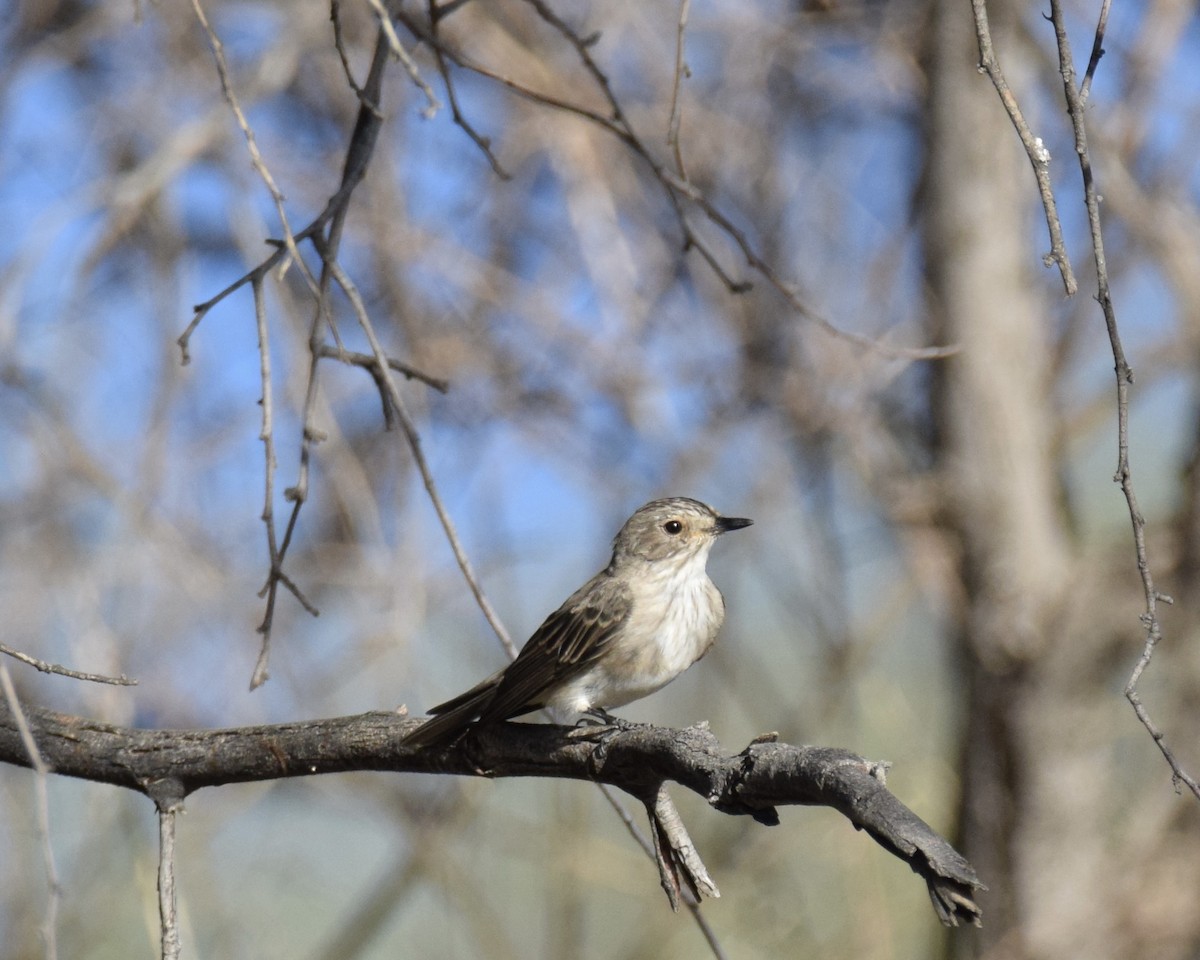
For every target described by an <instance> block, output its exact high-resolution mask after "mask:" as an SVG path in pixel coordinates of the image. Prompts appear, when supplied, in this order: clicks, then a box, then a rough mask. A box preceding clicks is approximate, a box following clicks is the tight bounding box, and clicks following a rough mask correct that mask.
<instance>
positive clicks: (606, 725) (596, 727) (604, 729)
mask: <svg viewBox="0 0 1200 960" xmlns="http://www.w3.org/2000/svg"><path fill="white" fill-rule="evenodd" d="M640 726H642V724H640V723H635V722H634V721H632V720H623V719H622V718H621V717H615V716H613V715H612V714H611V713H609V712H608V711H607V710H605V709H604V708H603V707H592V708H591V709H590V710H584V711H583V716H581V717H580V718H579V719H578V720H577V721H576V722H575V729H574V730H572V731H571V733H570V736H571V737H573V738H578V739H581V740H597V739H601V738H602V737H606V736H611V735H612V734H614V733H627V732H628V731H630V730H636V729H637V728H638V727H640Z"/></svg>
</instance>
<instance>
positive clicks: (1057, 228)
mask: <svg viewBox="0 0 1200 960" xmlns="http://www.w3.org/2000/svg"><path fill="white" fill-rule="evenodd" d="M1106 2H1107V0H1106ZM971 9H972V11H973V12H974V14H975V36H976V39H977V40H978V42H979V67H980V69H981V70H982V71H983V72H984V73H986V74H987V75H988V78H989V79H990V80H991V81H992V85H993V86H994V87H995V88H996V92H997V93H998V94H999V95H1000V102H1001V103H1002V104H1004V109H1005V110H1006V111H1007V112H1008V118H1009V120H1010V121H1011V122H1012V125H1013V127H1015V128H1016V131H1017V135H1018V136H1019V137H1020V138H1021V144H1022V146H1024V147H1025V154H1026V156H1028V157H1029V163H1030V165H1031V166H1032V167H1033V175H1034V177H1035V178H1036V180H1037V185H1038V193H1039V194H1040V195H1041V198H1042V208H1043V210H1045V213H1046V229H1047V230H1049V231H1050V252H1049V253H1048V254H1046V256H1045V257H1044V258H1043V262H1044V263H1045V265H1046V266H1050V264H1051V263H1057V264H1058V271H1059V273H1060V274H1061V275H1062V282H1063V287H1064V288H1065V290H1066V293H1067V296H1068V297H1072V296H1074V295H1075V292H1076V291H1077V290H1078V289H1079V285H1078V283H1077V282H1076V280H1075V274H1074V272H1073V271H1072V270H1071V259H1070V257H1068V256H1067V244H1066V241H1065V240H1064V239H1063V233H1062V223H1061V222H1060V221H1059V219H1058V206H1057V204H1056V203H1055V201H1054V189H1053V185H1052V184H1051V182H1050V151H1049V150H1048V149H1047V148H1046V145H1045V143H1043V142H1042V138H1041V137H1035V136H1034V135H1033V131H1031V130H1030V129H1029V124H1028V123H1026V122H1025V115H1024V114H1023V113H1022V112H1021V107H1020V105H1019V104H1018V103H1017V98H1016V96H1015V95H1014V94H1013V92H1012V89H1011V88H1010V87H1009V85H1008V81H1007V80H1005V79H1004V72H1003V71H1002V70H1001V69H1000V62H999V61H998V60H997V59H996V52H995V50H994V49H993V47H992V33H991V28H990V27H989V26H988V15H987V0H971Z"/></svg>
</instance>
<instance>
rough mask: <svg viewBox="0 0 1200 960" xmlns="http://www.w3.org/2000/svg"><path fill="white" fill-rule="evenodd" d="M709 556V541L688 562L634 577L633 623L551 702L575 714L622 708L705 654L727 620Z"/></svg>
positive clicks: (664, 565)
mask: <svg viewBox="0 0 1200 960" xmlns="http://www.w3.org/2000/svg"><path fill="white" fill-rule="evenodd" d="M707 558H708V549H707V545H706V548H705V549H702V550H698V551H697V552H696V553H695V554H694V555H692V556H690V557H688V558H687V559H686V560H685V561H684V562H682V563H680V562H675V563H663V562H658V563H652V564H647V565H646V566H645V568H644V569H643V570H641V571H639V575H638V576H635V577H633V578H631V580H630V586H631V589H632V591H633V608H632V610H631V612H630V616H629V621H628V622H627V623H626V625H625V627H624V628H623V629H622V630H621V632H620V634H619V635H618V636H617V637H614V638H613V639H612V641H611V643H610V645H609V648H608V649H607V650H606V651H605V652H604V654H603V655H602V656H601V657H600V658H599V659H598V660H597V662H596V663H595V664H594V665H593V666H592V667H591V668H590V669H589V670H587V671H585V672H584V673H583V674H581V675H580V676H579V677H577V678H576V679H575V680H573V681H572V682H571V683H568V684H566V685H565V686H564V687H563V688H562V689H560V690H558V691H556V693H555V695H554V696H553V697H552V698H551V700H550V704H549V705H550V706H552V707H556V708H560V709H565V710H571V711H575V712H580V711H584V710H589V709H594V708H597V707H603V708H609V707H620V706H623V705H624V704H627V703H631V702H633V701H634V700H638V699H640V698H642V697H645V696H648V695H649V694H651V693H653V692H654V691H655V690H658V689H659V688H661V687H663V686H665V685H666V684H668V683H670V682H671V681H672V680H674V679H675V678H676V677H677V676H679V674H681V673H683V671H684V670H686V669H687V668H688V667H690V666H691V665H692V664H693V663H695V662H696V661H697V660H698V659H699V658H700V657H701V656H703V655H704V652H705V651H706V650H708V648H709V647H710V646H711V645H712V642H713V641H714V640H715V639H716V636H717V631H718V630H719V629H720V628H721V622H722V621H723V620H724V618H725V603H724V601H723V600H722V599H721V593H720V591H719V590H717V588H716V586H715V585H714V584H713V582H712V581H711V580H710V579H709V578H708V574H707V573H706V572H705V569H704V567H705V561H706V560H707Z"/></svg>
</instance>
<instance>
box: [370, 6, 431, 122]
mask: <svg viewBox="0 0 1200 960" xmlns="http://www.w3.org/2000/svg"><path fill="white" fill-rule="evenodd" d="M367 3H369V4H370V5H371V9H372V10H374V11H375V14H376V16H378V17H379V28H380V29H381V30H382V31H383V34H384V36H386V37H387V42H388V47H389V48H390V49H391V51H392V55H393V56H394V57H395V58H396V59H397V60H399V61H400V63H401V64H403V66H404V70H405V72H406V73H407V74H408V78H409V79H410V80H412V82H413V84H414V85H415V86H416V88H417V89H418V90H420V91H421V93H423V94H424V95H425V100H426V106H425V109H424V110H422V111H421V116H423V117H424V118H425V119H426V120H432V119H433V117H434V116H436V115H437V112H438V111H439V110H440V109H441V108H442V105H441V103H439V102H438V98H437V96H436V95H435V94H434V92H433V88H432V87H431V86H429V84H428V83H426V82H425V78H424V77H422V76H421V71H420V70H418V69H417V65H416V64H415V63H414V62H413V58H412V57H411V56H409V53H408V51H407V50H405V49H404V44H402V43H401V42H400V38H399V37H398V36H396V28H395V27H394V26H393V25H392V18H391V17H390V16H388V12H387V10H385V9H384V6H383V3H382V0H367ZM371 99H372V100H374V101H375V102H376V103H378V98H377V97H373V98H371Z"/></svg>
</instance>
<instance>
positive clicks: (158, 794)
mask: <svg viewBox="0 0 1200 960" xmlns="http://www.w3.org/2000/svg"><path fill="white" fill-rule="evenodd" d="M146 792H147V793H148V794H149V795H150V797H151V799H153V800H154V804H155V806H156V807H157V808H158V920H159V930H160V943H161V957H162V960H179V954H180V942H179V911H178V908H177V897H176V895H175V820H176V815H177V814H178V813H179V812H180V811H181V810H182V809H183V798H184V789H183V784H182V783H180V782H179V781H178V780H176V779H175V778H174V777H163V778H156V779H154V780H152V781H150V782H148V783H147V784H146Z"/></svg>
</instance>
